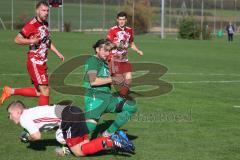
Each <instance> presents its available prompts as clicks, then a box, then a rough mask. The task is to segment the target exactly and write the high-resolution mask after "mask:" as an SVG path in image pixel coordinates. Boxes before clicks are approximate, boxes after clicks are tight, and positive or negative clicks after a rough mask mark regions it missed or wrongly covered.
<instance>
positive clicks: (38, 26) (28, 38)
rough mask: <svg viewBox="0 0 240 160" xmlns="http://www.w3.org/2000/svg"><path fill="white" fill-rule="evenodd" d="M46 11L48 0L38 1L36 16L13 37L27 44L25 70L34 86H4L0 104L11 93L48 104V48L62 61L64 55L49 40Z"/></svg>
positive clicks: (20, 42) (22, 43) (19, 42)
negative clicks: (34, 98)
mask: <svg viewBox="0 0 240 160" xmlns="http://www.w3.org/2000/svg"><path fill="white" fill-rule="evenodd" d="M48 12H49V6H48V2H47V1H44V0H41V1H39V2H38V3H37V4H36V17H34V18H32V19H31V20H30V21H29V22H28V23H26V24H25V25H24V27H23V28H22V30H21V31H20V32H19V33H18V35H17V36H16V38H15V42H16V43H17V44H19V45H29V51H28V53H27V57H28V58H27V70H28V74H29V76H30V78H31V80H32V83H33V84H34V86H35V88H34V87H30V88H11V87H8V86H5V87H4V89H3V92H2V96H1V98H0V104H2V103H3V102H4V101H5V100H6V99H7V98H8V97H10V96H12V95H21V96H27V97H38V99H39V102H38V105H40V106H42V105H48V104H49V86H48V73H47V69H48V67H47V64H46V62H47V55H48V51H49V49H50V50H52V51H53V53H54V54H56V55H57V56H58V57H59V58H60V59H61V60H62V61H63V60H64V56H63V55H62V54H61V53H60V52H59V51H58V50H57V48H56V47H55V45H54V44H53V42H51V38H50V31H49V29H48V23H47V18H48ZM14 61H17V60H14Z"/></svg>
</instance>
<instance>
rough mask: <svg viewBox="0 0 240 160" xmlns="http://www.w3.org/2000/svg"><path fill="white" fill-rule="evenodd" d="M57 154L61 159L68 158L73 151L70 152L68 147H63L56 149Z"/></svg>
mask: <svg viewBox="0 0 240 160" xmlns="http://www.w3.org/2000/svg"><path fill="white" fill-rule="evenodd" d="M55 153H56V155H57V156H59V157H63V156H67V155H70V153H71V151H70V150H69V148H68V147H66V146H62V147H56V148H55Z"/></svg>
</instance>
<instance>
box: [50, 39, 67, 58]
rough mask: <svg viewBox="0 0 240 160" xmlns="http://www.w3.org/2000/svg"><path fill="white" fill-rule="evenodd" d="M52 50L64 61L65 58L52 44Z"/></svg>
mask: <svg viewBox="0 0 240 160" xmlns="http://www.w3.org/2000/svg"><path fill="white" fill-rule="evenodd" d="M50 49H51V50H52V51H53V52H54V53H55V54H56V55H57V56H58V57H59V58H60V59H61V60H62V61H64V56H63V55H62V54H61V53H60V52H59V51H58V50H57V48H56V47H55V45H54V44H53V43H51V46H50Z"/></svg>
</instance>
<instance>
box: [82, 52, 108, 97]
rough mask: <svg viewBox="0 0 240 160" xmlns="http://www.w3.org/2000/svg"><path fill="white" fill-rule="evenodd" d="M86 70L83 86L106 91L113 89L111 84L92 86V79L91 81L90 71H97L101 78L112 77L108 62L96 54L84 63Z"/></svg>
mask: <svg viewBox="0 0 240 160" xmlns="http://www.w3.org/2000/svg"><path fill="white" fill-rule="evenodd" d="M84 70H85V76H84V80H83V86H84V87H85V88H86V89H94V90H99V91H105V92H110V90H111V84H110V83H108V84H104V85H100V86H91V84H90V81H89V76H88V73H96V74H97V77H99V78H107V77H110V72H109V68H108V64H107V63H106V62H105V61H104V60H102V59H100V58H98V57H96V56H91V57H90V58H88V60H87V61H86V63H85V65H84Z"/></svg>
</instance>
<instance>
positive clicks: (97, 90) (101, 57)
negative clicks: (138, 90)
mask: <svg viewBox="0 0 240 160" xmlns="http://www.w3.org/2000/svg"><path fill="white" fill-rule="evenodd" d="M93 49H94V51H95V55H93V56H91V57H90V58H89V59H88V60H87V61H86V63H85V66H84V69H85V76H84V84H83V85H84V87H85V88H86V91H85V95H84V102H85V106H84V112H85V117H86V119H87V126H88V129H89V131H90V132H91V131H93V130H94V129H95V128H96V126H97V122H98V120H99V119H100V118H101V116H102V115H103V114H104V113H115V114H116V119H115V121H114V122H113V123H112V124H111V126H110V127H109V128H108V129H107V130H106V131H104V132H103V136H105V137H110V136H111V135H112V134H114V133H115V132H116V131H117V130H118V129H119V128H120V127H122V126H123V125H124V124H126V123H127V122H128V121H129V120H130V118H131V116H132V115H133V114H134V113H135V112H136V111H137V107H136V103H135V102H134V101H130V100H126V99H123V98H122V97H119V96H115V95H113V94H112V93H111V84H112V83H118V84H121V83H123V82H124V80H123V77H122V76H115V77H111V75H110V73H109V68H108V64H107V57H108V56H109V53H110V51H111V50H112V49H114V45H113V43H111V42H110V41H108V40H105V39H100V40H98V41H97V42H96V43H95V44H94V45H93Z"/></svg>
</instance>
